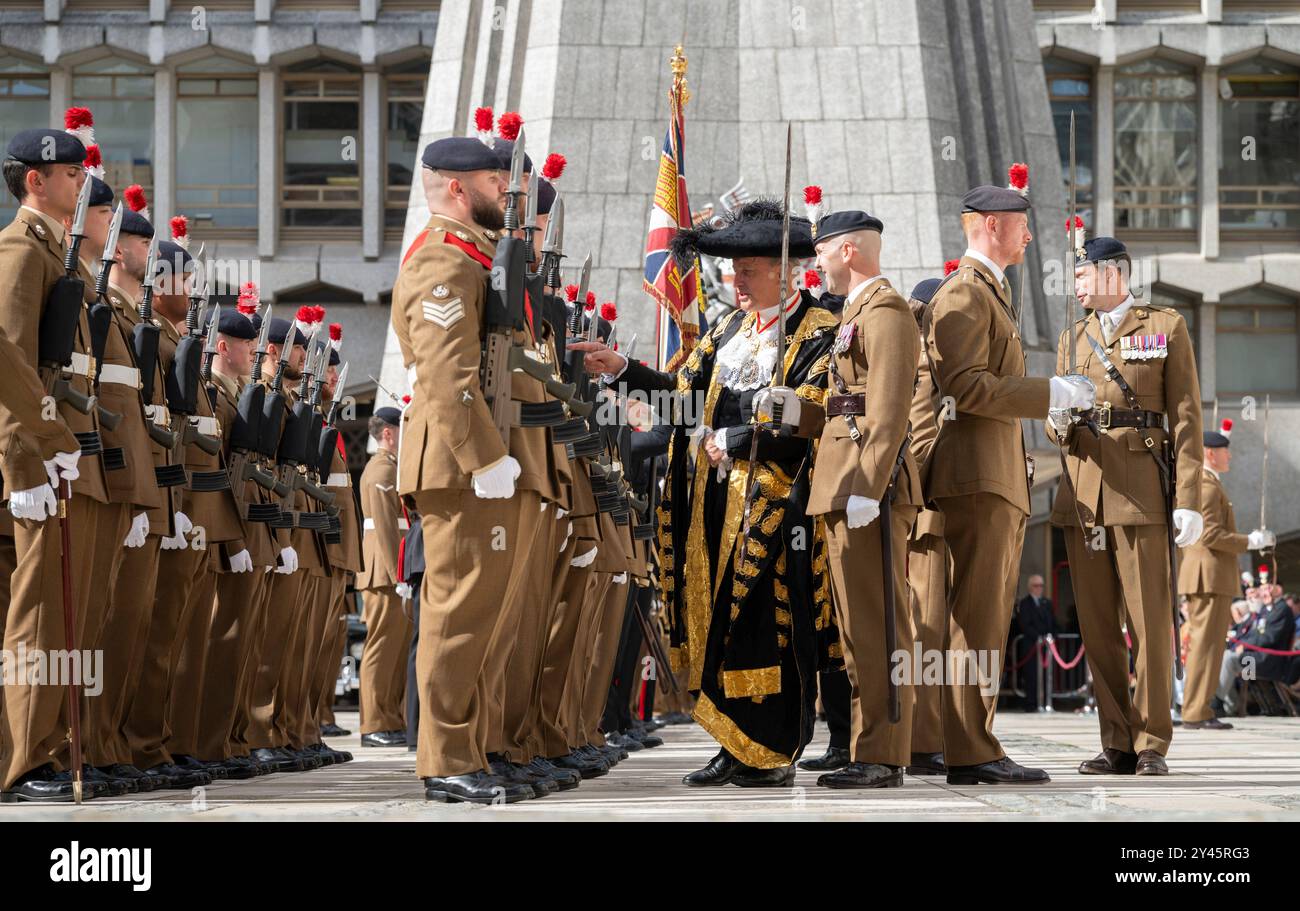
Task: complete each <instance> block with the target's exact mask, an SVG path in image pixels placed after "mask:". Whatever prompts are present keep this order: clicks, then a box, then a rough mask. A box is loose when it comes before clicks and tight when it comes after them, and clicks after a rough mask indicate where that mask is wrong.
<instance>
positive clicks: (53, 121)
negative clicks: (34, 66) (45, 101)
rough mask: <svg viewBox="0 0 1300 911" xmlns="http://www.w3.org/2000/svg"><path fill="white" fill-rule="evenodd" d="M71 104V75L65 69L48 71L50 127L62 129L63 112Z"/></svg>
mask: <svg viewBox="0 0 1300 911" xmlns="http://www.w3.org/2000/svg"><path fill="white" fill-rule="evenodd" d="M71 104H72V74H71V73H70V72H68V71H67V70H65V69H61V68H59V69H52V70H50V126H51V127H55V128H60V129H61V128H62V127H63V112H64V111H66V110H67V109H68V107H69V106H71Z"/></svg>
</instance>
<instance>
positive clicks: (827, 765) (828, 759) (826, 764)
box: [799, 747, 849, 772]
mask: <svg viewBox="0 0 1300 911" xmlns="http://www.w3.org/2000/svg"><path fill="white" fill-rule="evenodd" d="M848 764H849V751H848V750H846V749H843V748H842V747H827V748H826V752H825V753H822V754H821V755H820V756H814V757H813V758H812V759H801V760H800V761H799V768H801V769H803V770H804V771H806V772H834V771H835V770H836V769H842V768H844V767H845V766H846V765H848Z"/></svg>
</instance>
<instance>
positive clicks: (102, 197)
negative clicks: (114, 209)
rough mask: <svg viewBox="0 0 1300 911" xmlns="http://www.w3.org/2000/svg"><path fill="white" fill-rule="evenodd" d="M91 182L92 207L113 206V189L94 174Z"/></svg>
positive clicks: (90, 202) (89, 203)
mask: <svg viewBox="0 0 1300 911" xmlns="http://www.w3.org/2000/svg"><path fill="white" fill-rule="evenodd" d="M89 180H90V201H89V202H88V203H87V205H90V206H111V205H112V204H113V188H112V187H110V186H109V185H108V184H106V183H104V181H102V180H100V179H99V178H98V177H96V176H94V175H93V174H92V175H90V177H89Z"/></svg>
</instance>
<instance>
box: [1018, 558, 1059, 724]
mask: <svg viewBox="0 0 1300 911" xmlns="http://www.w3.org/2000/svg"><path fill="white" fill-rule="evenodd" d="M1045 588H1046V587H1045V585H1044V583H1043V577H1042V576H1039V575H1033V576H1030V577H1029V593H1028V594H1027V595H1025V596H1024V597H1023V598H1021V599H1020V603H1019V604H1017V605H1016V613H1015V623H1016V624H1017V626H1018V627H1019V629H1020V633H1021V635H1023V636H1024V638H1023V639H1022V640H1021V645H1020V655H1019V657H1018V658H1017V659H1016V660H1017V661H1019V660H1021V659H1023V657H1024V656H1025V655H1028V654H1030V653H1031V652H1034V650H1035V649H1034V644H1035V643H1036V642H1038V641H1039V640H1040V639H1041V638H1042V637H1043V636H1047V635H1054V634H1055V633H1056V620H1055V618H1054V617H1053V615H1052V599H1051V598H1048V597H1047V596H1046V595H1045V594H1044V592H1045ZM1046 648H1047V643H1046V642H1043V643H1042V650H1046ZM1042 654H1043V651H1039V652H1038V653H1037V657H1035V658H1032V659H1030V660H1029V661H1028V662H1026V664H1025V666H1024V667H1022V668H1021V669H1020V681H1021V685H1022V687H1023V689H1024V691H1025V704H1024V709H1025V711H1026V712H1036V711H1038V666H1039V664H1040V663H1041V656H1042ZM1048 670H1049V671H1050V670H1051V669H1050V668H1049V669H1048Z"/></svg>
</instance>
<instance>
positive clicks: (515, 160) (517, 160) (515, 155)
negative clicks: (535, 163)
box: [507, 127, 524, 196]
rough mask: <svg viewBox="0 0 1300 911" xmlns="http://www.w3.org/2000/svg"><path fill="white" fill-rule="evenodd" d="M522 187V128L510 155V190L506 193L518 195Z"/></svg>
mask: <svg viewBox="0 0 1300 911" xmlns="http://www.w3.org/2000/svg"><path fill="white" fill-rule="evenodd" d="M523 187H524V128H523V127H520V128H519V136H518V137H516V139H515V147H514V151H512V152H511V153H510V188H509V190H508V191H507V192H509V193H512V194H514V195H516V196H517V195H519V194H520V193H522V192H523Z"/></svg>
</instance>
